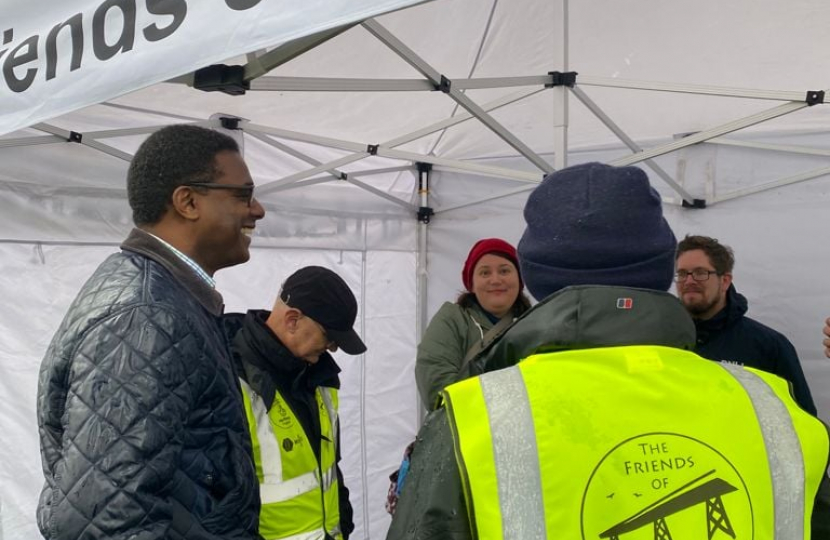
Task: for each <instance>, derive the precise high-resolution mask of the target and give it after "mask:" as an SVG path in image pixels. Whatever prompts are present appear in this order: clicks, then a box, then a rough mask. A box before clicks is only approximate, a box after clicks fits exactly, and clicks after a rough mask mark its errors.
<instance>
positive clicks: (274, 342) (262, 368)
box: [223, 310, 340, 408]
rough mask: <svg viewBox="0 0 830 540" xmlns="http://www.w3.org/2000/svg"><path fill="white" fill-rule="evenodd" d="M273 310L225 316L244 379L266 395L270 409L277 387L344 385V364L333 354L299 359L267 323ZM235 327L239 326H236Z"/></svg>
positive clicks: (290, 389)
mask: <svg viewBox="0 0 830 540" xmlns="http://www.w3.org/2000/svg"><path fill="white" fill-rule="evenodd" d="M269 315H270V312H268V311H265V310H250V311H248V313H246V314H245V315H244V316H243V315H241V314H229V315H226V316H225V317H223V319H224V320H225V327H226V328H230V329H231V330H230V333H231V335H230V336H229V337H230V340H231V343H232V348H233V351H234V356H236V357H238V361H239V364H241V366H239V367H241V370H242V375H243V377H242V378H243V379H245V381H246V382H247V383H248V384H249V385H250V386H251V389H252V390H253V391H254V392H256V393H257V394H259V395H260V396H262V398H263V400H264V401H265V404H266V407H268V408H270V407H271V403H272V402H273V395H274V391H275V390H279V391H280V392H292V393H308V392H309V391H313V390H314V389H315V388H316V387H318V386H328V387H332V388H339V387H340V379H339V377H338V373H340V367H339V366H338V365H337V363H336V362H335V361H334V358H332V356H331V355H330V354H329V353H327V352H326V353H323V354H321V355H320V359H319V360H318V361H317V363H316V364H309V363H308V362H306V361H305V360H303V359H301V358H297V357H296V356H294V355H293V354H291V351H289V350H288V349H287V348H286V347H285V345H283V344H282V342H281V341H280V340H279V338H277V336H276V335H275V334H274V333H273V332H272V331H271V329H270V328H268V326H267V325H266V324H265V321H266V320H267V319H268V316H269ZM234 327H235V329H233V328H234Z"/></svg>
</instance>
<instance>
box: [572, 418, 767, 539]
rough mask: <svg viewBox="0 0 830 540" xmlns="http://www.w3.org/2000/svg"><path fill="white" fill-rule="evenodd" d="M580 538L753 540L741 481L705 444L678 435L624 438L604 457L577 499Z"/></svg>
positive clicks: (748, 505) (747, 499) (751, 520)
mask: <svg viewBox="0 0 830 540" xmlns="http://www.w3.org/2000/svg"><path fill="white" fill-rule="evenodd" d="M581 510H582V511H581V516H580V519H581V529H582V539H583V540H588V539H591V540H602V539H606V538H607V539H610V540H645V539H648V540H652V539H655V538H656V539H669V538H670V539H672V540H707V539H708V540H713V539H717V538H720V537H722V538H724V539H726V538H733V539H741V540H751V539H753V538H754V537H755V531H754V527H755V524H754V516H753V510H752V502H751V500H750V496H749V493H748V491H747V489H746V485H745V483H744V480H743V478H742V477H741V475H740V473H739V472H738V470H737V469H736V468H735V466H734V465H732V463H731V462H730V461H729V460H727V459H726V457H725V456H724V455H723V454H722V453H721V452H719V451H718V450H716V449H715V448H713V447H711V446H709V445H708V444H707V443H705V442H703V441H700V440H698V439H694V438H692V437H688V436H686V435H681V434H678V433H649V434H644V435H638V436H636V437H632V438H630V439H627V440H625V441H623V442H621V443H620V444H618V445H617V446H615V447H614V448H612V449H611V450H610V451H609V452H608V453H606V454H605V455H604V456H603V457H602V458H601V459H600V461H599V463H598V464H597V465H596V467H595V468H594V470H593V472H592V473H591V477H590V479H589V480H588V485H587V487H586V488H585V492H584V493H583V497H582V509H581Z"/></svg>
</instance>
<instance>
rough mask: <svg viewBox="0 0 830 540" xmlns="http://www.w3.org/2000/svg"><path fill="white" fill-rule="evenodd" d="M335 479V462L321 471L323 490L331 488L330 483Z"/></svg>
mask: <svg viewBox="0 0 830 540" xmlns="http://www.w3.org/2000/svg"><path fill="white" fill-rule="evenodd" d="M335 480H337V465H336V464H335V465H332V466H331V467H329V469H328V470H327V471H325V472H324V473H323V481H322V482H321V484H322V486H323V491H328V490H329V489H330V488H331V485H332V484H334V481H335Z"/></svg>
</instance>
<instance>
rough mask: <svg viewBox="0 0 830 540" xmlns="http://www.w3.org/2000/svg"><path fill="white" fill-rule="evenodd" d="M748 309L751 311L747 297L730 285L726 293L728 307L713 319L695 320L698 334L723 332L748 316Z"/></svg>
mask: <svg viewBox="0 0 830 540" xmlns="http://www.w3.org/2000/svg"><path fill="white" fill-rule="evenodd" d="M747 309H749V303H748V302H747V300H746V297H745V296H744V295H742V294H741V293H739V292H738V291H737V289H735V285H734V284H730V285H729V289H727V291H726V306H724V308H723V309H722V310H720V311H718V312H717V313H716V314H715V315H714V316H713V317H712V318H711V319H707V320H705V321H703V320H700V319H695V326H696V327H697V329H698V333H701V332H703V333H706V332H712V331H717V330H722V329H724V328H726V327H727V326H730V325H732V324H734V323H735V322H736V321H738V320H739V319H740V318H742V317H743V316H744V315H746V311H747Z"/></svg>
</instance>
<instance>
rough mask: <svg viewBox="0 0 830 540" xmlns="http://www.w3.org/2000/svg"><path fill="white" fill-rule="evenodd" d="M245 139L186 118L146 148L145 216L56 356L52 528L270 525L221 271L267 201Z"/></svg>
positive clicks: (172, 531) (198, 534)
mask: <svg viewBox="0 0 830 540" xmlns="http://www.w3.org/2000/svg"><path fill="white" fill-rule="evenodd" d="M253 187H254V186H253V181H252V179H251V175H250V173H249V172H248V168H247V166H246V165H245V162H244V160H243V159H242V156H241V154H240V151H239V147H238V145H237V143H236V142H235V141H234V140H233V139H232V138H231V137H228V136H227V135H224V134H221V133H218V132H216V131H212V130H209V129H204V128H200V127H195V126H188V125H174V126H168V127H165V128H163V129H161V130H159V131H156V132H155V133H153V134H152V135H150V136H149V137H148V138H147V139H146V140H145V141H144V143H142V145H141V146H140V147H139V149H138V151H137V152H136V154H135V156H134V157H133V160H132V162H131V163H130V167H129V171H128V173H127V198H128V200H129V204H130V208H131V209H132V213H133V221H134V222H135V225H136V228H134V229H133V230H132V232H131V233H130V234H129V236H128V237H127V239H126V240H125V241H124V243H123V244H122V245H121V252H120V253H116V254H113V255H111V256H110V257H109V258H107V259H106V260H105V261H104V262H103V263H101V265H100V266H99V267H98V269H97V270H96V271H95V273H94V274H93V275H92V276H91V277H90V278H89V280H88V281H87V283H86V284H85V285H84V286H83V288H82V289H81V291H80V292H79V293H78V296H77V298H76V299H75V301H74V302H73V304H72V306H71V307H70V308H69V311H68V312H67V314H66V317H65V319H64V321H63V324H62V325H61V327H60V328H59V329H58V331H57V333H56V334H55V336H54V338H53V340H52V344H51V345H50V347H49V350H48V351H47V352H46V355H45V357H44V359H43V363H42V366H41V371H40V381H39V387H38V403H37V404H38V427H39V429H40V446H41V456H42V462H43V471H44V476H45V478H46V483H45V486H44V488H43V493H42V495H41V498H40V504H39V505H38V511H37V517H38V525H39V527H40V530H41V532H42V534H43V536H44V537H45V538H46V539H47V540H81V539H83V540H98V539H105V538H107V539H110V538H111V539H115V538H118V539H126V538H136V539H138V538H146V539H150V538H170V539H177V540H184V539H199V540H220V539H221V540H229V539H233V540H256V539H258V538H259V536H258V534H257V523H258V510H259V493H258V491H257V487H256V486H257V484H256V470H255V468H254V463H253V459H252V454H253V453H252V449H251V442H250V437H249V434H248V429H247V423H246V419H245V409H244V406H243V401H242V395H241V392H240V389H239V385H238V383H237V378H236V374H235V372H234V369H233V364H232V359H231V353H230V350H229V348H228V344H227V341H226V338H225V336H224V334H223V332H222V326H221V320H220V315H221V314H222V311H223V301H222V296H221V295H220V294H219V293H218V292H217V291H216V290H215V283H214V279H213V276H214V273H215V272H216V271H218V270H220V269H222V268H226V267H229V266H233V265H236V264H239V263H243V262H245V261H247V260H248V258H249V251H248V249H249V246H250V243H251V233H252V232H253V230H254V227H255V225H256V222H257V221H258V220H259V219H261V218H262V217H263V215H264V211H263V209H262V206H261V205H260V204H259V203H258V202H257V201H256V199H254V198H253Z"/></svg>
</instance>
